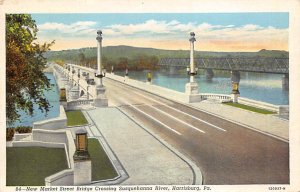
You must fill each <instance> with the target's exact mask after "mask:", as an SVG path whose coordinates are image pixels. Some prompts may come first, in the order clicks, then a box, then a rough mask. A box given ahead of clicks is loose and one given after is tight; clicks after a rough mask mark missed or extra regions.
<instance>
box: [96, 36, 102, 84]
mask: <svg viewBox="0 0 300 192" xmlns="http://www.w3.org/2000/svg"><path fill="white" fill-rule="evenodd" d="M96 40H97V42H98V46H97V67H98V68H97V74H96V75H95V76H96V77H98V78H99V85H100V86H103V84H102V78H103V77H104V75H103V74H102V31H101V30H98V31H97V37H96Z"/></svg>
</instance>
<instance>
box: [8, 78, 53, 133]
mask: <svg viewBox="0 0 300 192" xmlns="http://www.w3.org/2000/svg"><path fill="white" fill-rule="evenodd" d="M45 75H46V76H47V78H48V79H50V83H51V84H52V85H53V86H52V87H51V89H50V90H48V91H44V94H45V97H46V98H47V99H48V101H49V103H50V105H51V106H52V107H51V108H50V110H49V112H48V113H47V114H45V113H41V111H40V110H39V109H38V105H34V112H33V116H30V115H27V114H26V113H25V112H24V111H19V114H20V115H21V117H20V120H21V121H20V122H15V123H14V124H13V125H11V127H16V126H20V125H22V126H32V123H33V122H35V121H40V120H44V119H50V118H54V117H58V115H59V94H58V88H57V84H56V81H55V78H54V76H53V74H52V73H45Z"/></svg>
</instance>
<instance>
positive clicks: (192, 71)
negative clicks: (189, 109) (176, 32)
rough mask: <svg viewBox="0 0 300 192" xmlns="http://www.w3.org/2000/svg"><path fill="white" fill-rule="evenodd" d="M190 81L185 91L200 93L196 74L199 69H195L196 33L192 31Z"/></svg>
mask: <svg viewBox="0 0 300 192" xmlns="http://www.w3.org/2000/svg"><path fill="white" fill-rule="evenodd" d="M190 35H191V36H190V39H189V41H190V70H189V75H190V82H189V83H187V84H186V85H185V93H186V94H188V95H195V94H198V93H199V91H198V84H197V83H196V82H195V77H194V76H195V75H197V71H196V70H195V62H194V42H195V41H196V38H195V33H194V32H191V33H190Z"/></svg>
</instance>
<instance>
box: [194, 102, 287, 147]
mask: <svg viewBox="0 0 300 192" xmlns="http://www.w3.org/2000/svg"><path fill="white" fill-rule="evenodd" d="M188 105H189V106H192V107H194V108H197V109H200V110H203V111H206V112H209V113H212V114H214V115H216V116H219V117H221V118H224V119H227V120H229V121H233V122H237V123H239V124H241V125H244V126H246V127H248V128H251V129H255V130H257V131H260V132H263V133H266V134H269V135H271V136H275V137H278V138H281V139H283V140H286V141H288V140H289V121H288V120H285V119H281V118H279V117H276V116H274V115H264V114H259V113H255V112H251V111H247V110H244V109H240V108H237V107H231V106H227V105H224V104H220V103H213V102H210V101H202V102H199V103H191V104H188Z"/></svg>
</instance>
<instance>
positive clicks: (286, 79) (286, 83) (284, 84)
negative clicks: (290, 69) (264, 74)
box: [281, 74, 289, 90]
mask: <svg viewBox="0 0 300 192" xmlns="http://www.w3.org/2000/svg"><path fill="white" fill-rule="evenodd" d="M281 80H282V89H283V90H289V74H284V75H283V76H282V79H281Z"/></svg>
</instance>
